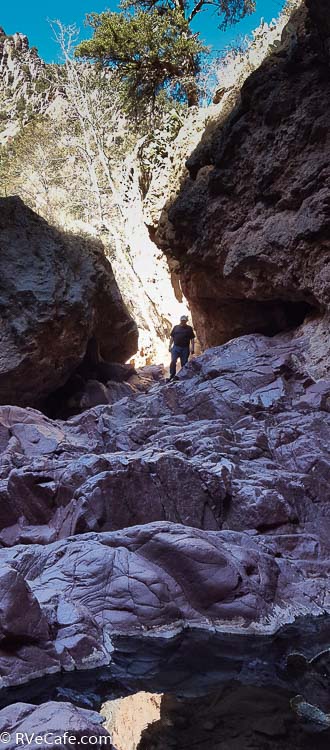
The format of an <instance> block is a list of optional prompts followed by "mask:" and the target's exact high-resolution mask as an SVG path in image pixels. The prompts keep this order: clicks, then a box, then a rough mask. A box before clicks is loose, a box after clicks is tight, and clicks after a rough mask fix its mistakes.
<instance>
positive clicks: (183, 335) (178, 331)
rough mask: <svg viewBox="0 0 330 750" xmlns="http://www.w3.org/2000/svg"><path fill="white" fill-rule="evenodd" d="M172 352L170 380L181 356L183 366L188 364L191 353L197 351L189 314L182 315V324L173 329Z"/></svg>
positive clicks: (170, 347) (170, 346) (170, 350)
mask: <svg viewBox="0 0 330 750" xmlns="http://www.w3.org/2000/svg"><path fill="white" fill-rule="evenodd" d="M168 350H169V352H171V365H170V380H172V378H174V376H175V373H176V363H177V360H178V359H179V357H180V362H181V367H184V365H186V364H187V362H188V359H189V352H190V354H194V351H195V334H194V331H193V329H192V327H191V326H188V316H187V315H181V318H180V325H178V326H174V328H173V330H172V331H171V338H170V345H169V348H168Z"/></svg>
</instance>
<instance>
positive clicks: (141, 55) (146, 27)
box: [75, 0, 255, 111]
mask: <svg viewBox="0 0 330 750" xmlns="http://www.w3.org/2000/svg"><path fill="white" fill-rule="evenodd" d="M206 6H212V7H213V8H214V10H215V13H216V14H217V15H218V16H219V27H220V28H225V27H226V26H227V24H229V23H236V22H237V21H239V20H240V19H241V18H243V16H244V15H246V14H247V13H251V12H252V11H253V10H254V7H255V2H254V0H192V2H189V0H123V1H122V4H121V6H120V8H121V9H120V11H119V12H116V13H115V12H110V11H106V12H104V13H100V14H98V13H91V14H89V15H88V16H87V23H88V24H89V25H90V26H91V27H92V29H93V32H94V33H93V37H92V39H89V40H87V41H83V42H81V43H80V44H79V45H78V47H77V49H76V53H75V54H76V56H77V57H84V58H88V59H92V60H95V61H97V62H99V63H100V64H102V65H107V66H109V67H111V68H112V69H113V70H115V71H117V75H118V80H119V82H120V84H121V87H122V92H123V98H124V100H125V102H126V104H128V106H129V108H130V109H131V110H132V109H134V110H140V111H141V105H143V104H145V103H147V104H148V105H151V108H153V107H154V104H155V101H156V98H157V95H158V94H159V93H160V92H161V91H162V90H163V91H164V90H165V91H166V93H167V95H168V96H169V97H173V98H176V99H178V100H181V101H186V102H187V103H188V106H192V105H194V104H197V103H198V86H197V80H196V79H197V76H198V73H199V71H200V65H201V55H202V54H203V52H205V51H206V50H207V48H206V47H205V45H204V44H203V42H202V40H201V38H200V33H199V32H193V30H192V28H191V24H192V21H193V20H194V18H195V16H196V15H197V14H198V13H200V12H201V11H202V10H204V9H205V8H206Z"/></svg>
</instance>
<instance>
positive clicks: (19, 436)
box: [0, 335, 330, 546]
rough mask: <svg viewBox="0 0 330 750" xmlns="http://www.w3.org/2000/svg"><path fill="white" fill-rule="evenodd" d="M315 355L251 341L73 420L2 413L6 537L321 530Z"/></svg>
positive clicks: (321, 398)
mask: <svg viewBox="0 0 330 750" xmlns="http://www.w3.org/2000/svg"><path fill="white" fill-rule="evenodd" d="M305 347H306V341H305V338H304V336H303V335H301V336H300V337H296V336H295V337H292V336H290V335H285V336H278V337H275V338H273V339H267V338H266V337H263V336H246V337H245V338H242V339H240V340H234V341H232V342H230V343H228V344H226V345H224V346H223V347H218V348H216V349H210V350H209V351H207V352H206V353H205V354H204V355H203V356H202V357H198V358H195V359H193V360H192V361H191V363H190V364H189V366H188V367H187V368H185V371H182V373H181V374H180V375H179V376H178V381H177V382H176V383H170V384H167V385H157V384H155V385H154V386H153V387H151V388H150V389H149V391H148V393H143V394H141V393H139V392H138V391H135V392H134V391H133V392H131V393H132V396H131V397H125V398H124V399H122V400H119V401H117V402H115V403H114V404H112V405H111V406H97V407H95V408H93V409H90V410H88V411H86V412H85V413H83V414H81V415H79V416H76V417H74V418H73V419H71V420H69V421H68V422H61V421H57V422H56V421H55V422H54V421H52V420H50V419H47V418H46V417H45V416H43V415H42V414H40V412H38V411H35V410H33V409H25V410H24V409H21V408H20V407H2V408H1V409H0V425H1V430H0V434H1V446H2V453H1V456H0V498H1V504H0V541H1V542H2V544H4V545H6V546H11V545H13V544H16V543H21V542H23V543H47V542H51V541H54V540H56V539H58V538H63V537H66V536H68V535H72V534H76V533H82V532H88V531H104V530H105V531H111V530H115V529H120V528H123V527H126V526H131V525H136V524H143V523H148V522H150V521H172V522H178V523H183V524H184V525H186V526H192V527H195V528H201V529H206V530H207V529H209V530H219V529H221V528H224V527H225V528H232V529H235V530H244V529H255V530H257V531H262V532H264V531H267V530H272V529H282V530H289V531H290V532H291V531H292V530H296V529H297V526H298V527H299V526H300V525H303V524H306V523H312V524H313V523H318V517H319V516H322V514H323V512H324V502H325V501H326V499H327V498H328V490H327V489H326V483H327V480H326V476H327V471H328V468H329V442H330V440H329V437H330V416H329V409H330V381H328V380H318V381H315V380H314V379H313V377H312V376H311V375H310V372H309V367H308V362H306V356H305ZM316 467H317V469H316ZM316 498H317V500H316ZM315 503H316V504H315Z"/></svg>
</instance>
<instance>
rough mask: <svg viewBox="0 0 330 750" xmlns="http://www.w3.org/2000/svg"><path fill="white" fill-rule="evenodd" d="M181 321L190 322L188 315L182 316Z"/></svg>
mask: <svg viewBox="0 0 330 750" xmlns="http://www.w3.org/2000/svg"><path fill="white" fill-rule="evenodd" d="M180 320H188V315H181V318H180Z"/></svg>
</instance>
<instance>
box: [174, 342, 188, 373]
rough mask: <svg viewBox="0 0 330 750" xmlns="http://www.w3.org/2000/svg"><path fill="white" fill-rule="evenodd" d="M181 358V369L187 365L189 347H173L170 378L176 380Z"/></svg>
mask: <svg viewBox="0 0 330 750" xmlns="http://www.w3.org/2000/svg"><path fill="white" fill-rule="evenodd" d="M179 358H180V362H181V367H184V365H186V364H187V362H188V359H189V346H175V344H174V346H172V349H171V365H170V376H171V378H174V375H175V373H176V363H177V361H178V359H179Z"/></svg>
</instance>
